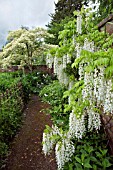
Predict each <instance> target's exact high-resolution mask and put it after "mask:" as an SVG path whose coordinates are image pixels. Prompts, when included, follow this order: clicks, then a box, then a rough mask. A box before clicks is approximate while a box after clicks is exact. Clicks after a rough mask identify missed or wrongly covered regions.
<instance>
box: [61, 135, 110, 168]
mask: <svg viewBox="0 0 113 170" xmlns="http://www.w3.org/2000/svg"><path fill="white" fill-rule="evenodd" d="M74 142H75V150H76V151H75V154H74V155H73V156H72V159H71V161H70V162H68V163H66V164H65V167H64V170H75V169H76V170H89V169H93V170H102V169H103V170H110V169H111V168H112V167H113V161H112V157H110V155H109V152H108V149H107V146H106V143H107V140H106V136H105V135H103V132H99V133H98V134H97V133H95V132H93V133H92V134H91V133H87V135H86V137H84V138H83V139H82V140H79V141H77V140H75V141H74Z"/></svg>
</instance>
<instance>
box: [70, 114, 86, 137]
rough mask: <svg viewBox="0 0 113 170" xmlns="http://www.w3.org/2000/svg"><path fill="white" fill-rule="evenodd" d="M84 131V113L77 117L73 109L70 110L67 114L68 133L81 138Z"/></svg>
mask: <svg viewBox="0 0 113 170" xmlns="http://www.w3.org/2000/svg"><path fill="white" fill-rule="evenodd" d="M85 131H86V128H85V115H82V116H81V117H80V118H77V117H76V115H75V113H74V111H72V112H71V113H70V116H69V133H70V136H71V138H75V137H76V138H78V139H82V137H83V134H84V133H85Z"/></svg>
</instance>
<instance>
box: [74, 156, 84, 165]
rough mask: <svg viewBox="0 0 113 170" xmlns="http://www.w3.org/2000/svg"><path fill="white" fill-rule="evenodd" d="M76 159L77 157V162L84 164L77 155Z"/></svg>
mask: <svg viewBox="0 0 113 170" xmlns="http://www.w3.org/2000/svg"><path fill="white" fill-rule="evenodd" d="M75 159H76V161H77V162H79V163H80V164H82V161H81V159H80V158H78V157H77V156H75Z"/></svg>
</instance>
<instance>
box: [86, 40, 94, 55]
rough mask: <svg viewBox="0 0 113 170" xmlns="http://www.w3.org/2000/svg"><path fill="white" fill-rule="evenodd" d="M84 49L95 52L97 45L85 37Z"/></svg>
mask: <svg viewBox="0 0 113 170" xmlns="http://www.w3.org/2000/svg"><path fill="white" fill-rule="evenodd" d="M83 49H84V50H87V51H90V52H94V51H95V46H94V42H93V41H92V42H89V41H88V39H87V38H85V39H84V46H83Z"/></svg>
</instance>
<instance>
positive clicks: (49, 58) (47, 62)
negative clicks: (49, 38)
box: [46, 54, 54, 68]
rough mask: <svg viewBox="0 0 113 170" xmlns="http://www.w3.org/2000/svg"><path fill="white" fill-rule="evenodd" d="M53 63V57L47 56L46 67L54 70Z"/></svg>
mask: <svg viewBox="0 0 113 170" xmlns="http://www.w3.org/2000/svg"><path fill="white" fill-rule="evenodd" d="M53 61H54V58H53V57H52V56H51V54H47V56H46V65H47V66H48V67H49V68H52V65H53Z"/></svg>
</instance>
